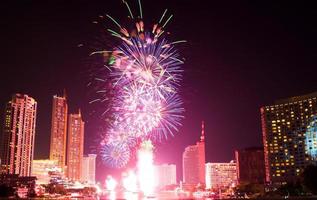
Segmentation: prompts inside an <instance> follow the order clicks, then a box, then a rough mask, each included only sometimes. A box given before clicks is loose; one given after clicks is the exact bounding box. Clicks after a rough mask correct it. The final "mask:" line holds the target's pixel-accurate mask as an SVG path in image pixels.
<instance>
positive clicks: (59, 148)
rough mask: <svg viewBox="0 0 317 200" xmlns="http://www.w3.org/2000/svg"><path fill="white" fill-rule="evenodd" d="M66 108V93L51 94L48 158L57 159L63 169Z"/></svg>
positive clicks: (64, 160)
mask: <svg viewBox="0 0 317 200" xmlns="http://www.w3.org/2000/svg"><path fill="white" fill-rule="evenodd" d="M67 110H68V107H67V101H66V95H65V94H64V96H63V97H59V96H56V95H55V96H53V106H52V125H51V146H50V160H57V161H58V165H59V167H60V168H61V169H63V170H64V167H65V162H66V139H67V137H66V134H67Z"/></svg>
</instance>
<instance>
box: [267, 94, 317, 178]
mask: <svg viewBox="0 0 317 200" xmlns="http://www.w3.org/2000/svg"><path fill="white" fill-rule="evenodd" d="M316 97H317V92H316V93H312V94H308V95H304V96H298V97H291V98H288V99H283V100H279V101H276V102H275V104H274V105H270V106H264V107H262V108H261V120H262V132H263V144H264V159H265V171H266V172H265V174H266V181H267V182H271V183H277V184H281V183H286V182H294V181H296V180H298V178H299V176H300V174H301V173H302V172H303V170H304V168H305V167H306V166H307V165H308V164H310V163H311V162H316V154H315V153H314V152H315V151H314V150H315V149H316V123H315V121H316V120H315V119H316V113H317V100H316Z"/></svg>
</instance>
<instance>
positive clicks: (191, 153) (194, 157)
mask: <svg viewBox="0 0 317 200" xmlns="http://www.w3.org/2000/svg"><path fill="white" fill-rule="evenodd" d="M183 182H184V183H185V184H189V185H193V186H196V185H198V184H202V185H205V128H204V122H202V131H201V136H200V141H199V142H197V143H196V145H191V146H188V147H186V148H185V151H184V152H183Z"/></svg>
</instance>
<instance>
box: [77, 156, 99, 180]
mask: <svg viewBox="0 0 317 200" xmlns="http://www.w3.org/2000/svg"><path fill="white" fill-rule="evenodd" d="M96 157H97V155H96V154H88V155H87V156H84V157H83V164H82V176H81V178H82V182H85V183H88V184H95V182H96Z"/></svg>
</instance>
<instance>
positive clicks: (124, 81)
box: [91, 0, 186, 167]
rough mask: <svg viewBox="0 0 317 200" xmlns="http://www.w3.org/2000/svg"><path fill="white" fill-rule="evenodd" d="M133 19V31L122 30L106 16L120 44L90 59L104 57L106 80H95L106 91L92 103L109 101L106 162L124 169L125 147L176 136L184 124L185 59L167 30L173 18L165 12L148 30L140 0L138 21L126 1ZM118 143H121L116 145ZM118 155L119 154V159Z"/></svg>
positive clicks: (104, 149) (113, 34) (102, 91)
mask: <svg viewBox="0 0 317 200" xmlns="http://www.w3.org/2000/svg"><path fill="white" fill-rule="evenodd" d="M123 3H124V4H125V6H126V7H127V9H128V11H129V17H130V18H131V19H132V20H133V21H134V23H135V28H134V29H133V30H129V29H127V28H125V27H123V26H122V25H121V24H120V23H119V22H118V21H117V20H115V19H114V18H113V17H112V16H110V15H106V17H107V18H108V19H110V20H111V21H112V22H113V23H114V25H115V26H116V27H117V28H118V30H117V31H116V29H107V31H108V32H109V33H110V34H111V35H112V36H114V37H116V38H119V39H120V44H119V45H118V46H115V47H114V48H113V49H112V50H110V51H109V50H101V51H96V52H93V53H92V54H91V55H95V54H101V55H102V56H103V57H104V61H105V64H104V68H106V69H107V70H108V73H107V74H106V75H105V78H95V79H96V81H98V82H100V83H101V84H102V85H103V87H102V88H101V89H100V90H98V93H101V94H102V98H98V99H94V100H92V101H91V103H94V102H108V104H107V105H108V106H107V108H106V110H105V112H103V115H106V113H109V114H108V115H107V117H109V118H110V119H109V120H108V122H110V124H111V125H110V128H109V131H108V133H107V134H106V135H107V136H106V137H107V142H106V145H105V146H104V148H103V151H102V157H103V160H104V161H106V162H110V163H111V164H110V166H117V167H118V166H122V165H125V164H126V163H127V162H128V161H127V159H128V158H129V156H130V155H129V154H128V153H126V152H128V150H127V149H129V148H130V149H132V148H135V147H136V146H137V144H138V142H137V141H145V140H148V139H152V140H159V141H160V140H161V139H162V138H165V139H167V138H168V136H169V135H173V133H174V132H175V131H178V127H179V126H181V119H182V118H183V115H182V114H183V112H184V109H183V108H182V101H181V99H180V97H179V96H178V90H179V86H180V83H181V79H182V71H183V69H182V67H181V65H182V64H183V61H182V59H181V58H180V57H179V54H178V52H177V50H176V48H175V45H177V44H179V43H182V42H186V41H184V40H180V41H174V42H168V40H166V38H164V28H165V27H166V25H167V24H168V22H169V21H170V20H171V18H172V17H173V15H170V16H169V17H166V15H167V9H166V10H165V11H164V12H163V14H162V16H161V18H160V20H159V21H158V23H156V24H154V25H153V26H152V27H150V28H149V29H147V28H146V26H145V25H144V23H143V21H142V18H143V12H142V5H141V2H140V0H139V1H138V4H139V16H138V17H135V15H133V12H132V10H131V9H130V6H129V4H128V3H127V2H126V1H123ZM118 144H119V145H118ZM117 152H120V154H118V155H117Z"/></svg>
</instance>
